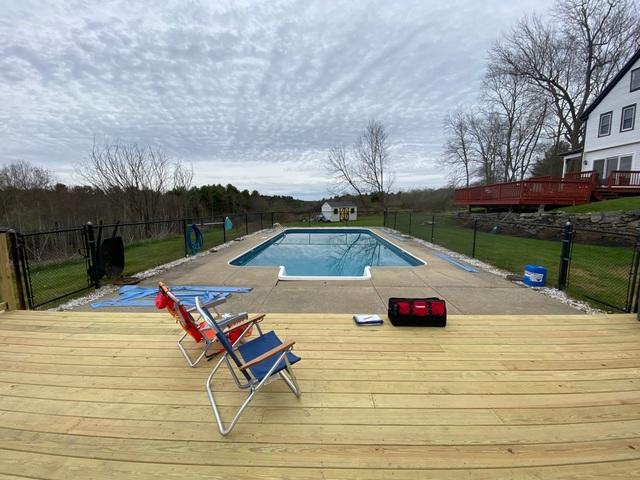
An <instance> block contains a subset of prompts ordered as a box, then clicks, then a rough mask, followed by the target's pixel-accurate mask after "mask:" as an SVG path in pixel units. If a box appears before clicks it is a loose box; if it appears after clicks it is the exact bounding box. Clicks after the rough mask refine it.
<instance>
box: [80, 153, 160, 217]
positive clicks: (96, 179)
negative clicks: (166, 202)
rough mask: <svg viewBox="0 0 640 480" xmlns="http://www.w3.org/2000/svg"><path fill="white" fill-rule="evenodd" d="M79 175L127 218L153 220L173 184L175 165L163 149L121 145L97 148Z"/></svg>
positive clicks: (81, 168)
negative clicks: (164, 194) (172, 169)
mask: <svg viewBox="0 0 640 480" xmlns="http://www.w3.org/2000/svg"><path fill="white" fill-rule="evenodd" d="M79 174H80V175H81V176H82V178H84V179H85V180H86V181H87V182H88V183H89V184H90V185H91V186H93V187H94V188H96V189H98V190H100V191H101V192H103V193H104V194H105V195H106V196H107V198H109V199H110V200H111V201H112V202H113V203H114V204H116V205H118V206H119V207H120V208H122V211H123V215H124V218H127V217H128V215H129V214H133V215H134V218H137V219H141V220H149V219H152V218H155V217H156V216H158V214H159V212H160V197H161V196H162V194H163V193H164V192H166V191H167V190H168V189H169V187H170V184H171V180H172V176H173V175H172V172H171V162H170V161H169V158H168V156H167V154H166V153H165V152H164V151H162V150H161V149H159V148H154V147H140V146H138V145H136V144H124V143H121V142H115V143H111V144H110V143H107V142H105V143H104V145H101V146H99V145H96V144H95V143H94V145H93V149H92V151H91V154H90V156H89V161H88V162H87V163H86V164H85V165H83V166H81V167H80V168H79Z"/></svg>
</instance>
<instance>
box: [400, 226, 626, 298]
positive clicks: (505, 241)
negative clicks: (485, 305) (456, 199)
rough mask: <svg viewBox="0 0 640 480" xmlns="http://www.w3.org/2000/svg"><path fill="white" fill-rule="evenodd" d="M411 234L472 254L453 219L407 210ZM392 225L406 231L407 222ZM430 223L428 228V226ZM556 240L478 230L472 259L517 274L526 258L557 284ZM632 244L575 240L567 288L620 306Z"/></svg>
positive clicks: (466, 233)
mask: <svg viewBox="0 0 640 480" xmlns="http://www.w3.org/2000/svg"><path fill="white" fill-rule="evenodd" d="M412 220H413V225H412V226H411V234H412V235H413V236H415V237H418V238H422V239H424V240H427V241H431V240H432V232H433V241H434V243H436V244H438V245H442V246H443V247H445V248H448V249H450V250H453V251H455V252H459V253H462V254H464V255H468V256H472V253H473V252H472V250H473V230H472V229H469V228H463V227H460V226H458V225H456V223H455V222H454V220H453V219H449V218H442V217H436V223H435V225H434V226H432V217H431V216H430V215H429V216H424V215H423V216H419V215H416V214H414V215H413V218H412ZM397 223H398V230H401V231H403V232H405V233H408V229H405V228H402V227H407V226H408V221H405V223H403V224H402V226H401V224H400V217H398V220H397ZM432 227H433V228H432ZM560 248H561V243H560V241H559V240H539V239H534V238H523V237H516V236H511V235H503V234H493V233H487V232H480V231H479V232H478V233H477V237H476V249H475V258H477V259H479V260H482V261H483V262H486V263H489V264H491V265H495V266H496V267H498V268H500V269H503V270H507V271H509V272H513V273H514V274H516V275H522V274H523V272H524V266H525V265H526V264H529V263H533V264H537V265H542V266H544V267H546V268H547V284H548V285H551V286H557V284H558V269H559V265H560ZM632 258H633V248H632V247H613V246H601V245H583V244H575V243H574V246H573V252H572V260H571V271H570V277H569V287H568V289H567V293H569V294H570V295H571V296H573V297H575V298H578V299H581V300H584V301H587V302H588V303H591V304H593V305H594V306H597V307H600V308H602V307H603V306H605V305H606V304H608V305H612V306H614V307H616V309H618V310H623V309H624V308H625V303H626V295H627V285H628V281H629V269H630V267H631V262H632Z"/></svg>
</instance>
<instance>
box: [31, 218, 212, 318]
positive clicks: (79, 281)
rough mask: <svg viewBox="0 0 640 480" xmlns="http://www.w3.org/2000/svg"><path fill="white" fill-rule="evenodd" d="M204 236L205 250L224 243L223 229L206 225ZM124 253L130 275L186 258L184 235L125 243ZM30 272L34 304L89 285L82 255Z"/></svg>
mask: <svg viewBox="0 0 640 480" xmlns="http://www.w3.org/2000/svg"><path fill="white" fill-rule="evenodd" d="M203 235H204V248H203V249H209V248H212V247H215V246H216V245H220V244H222V243H223V242H222V240H223V233H222V229H221V228H208V227H205V228H204V229H203ZM124 256H125V269H124V273H123V275H125V276H130V275H133V274H135V273H138V272H142V271H145V270H148V269H150V268H154V267H157V266H159V265H163V264H165V263H168V262H172V261H174V260H177V259H179V258H182V257H184V238H183V236H182V235H171V236H168V237H165V238H162V239H157V240H147V241H143V242H137V243H133V244H130V245H126V246H125V249H124ZM30 271H31V286H32V288H33V301H34V303H35V304H41V303H44V302H47V301H49V300H52V299H54V298H57V297H59V296H61V295H65V294H67V293H69V292H73V291H76V290H80V289H83V288H86V287H87V285H88V284H87V266H86V261H85V259H84V258H82V257H78V258H74V259H72V260H69V261H66V262H63V263H56V264H47V265H42V266H38V265H31V268H30ZM101 283H102V284H103V285H108V284H109V283H111V281H110V279H108V278H106V277H105V278H103V279H102V281H101ZM71 298H73V295H70V296H68V297H65V298H63V299H61V300H60V301H56V302H52V303H50V304H47V305H44V308H51V307H54V306H55V305H57V304H60V303H63V302H65V301H67V300H69V299H71Z"/></svg>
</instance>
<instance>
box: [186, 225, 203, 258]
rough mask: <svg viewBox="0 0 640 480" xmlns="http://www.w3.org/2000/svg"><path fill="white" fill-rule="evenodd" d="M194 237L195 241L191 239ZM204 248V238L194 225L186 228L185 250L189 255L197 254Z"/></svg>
mask: <svg viewBox="0 0 640 480" xmlns="http://www.w3.org/2000/svg"><path fill="white" fill-rule="evenodd" d="M194 236H195V239H194V238H193V237H194ZM203 246H204V236H203V235H202V231H201V230H200V228H199V227H198V225H196V224H195V223H192V224H190V225H189V226H188V227H187V250H188V251H189V253H190V254H191V255H194V254H196V253H198V252H199V251H200V250H202V247H203Z"/></svg>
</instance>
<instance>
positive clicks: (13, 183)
mask: <svg viewBox="0 0 640 480" xmlns="http://www.w3.org/2000/svg"><path fill="white" fill-rule="evenodd" d="M52 185H53V174H52V173H51V172H50V171H49V170H46V169H44V168H41V167H37V166H35V165H32V164H31V163H29V162H25V161H20V162H15V163H10V164H9V165H5V166H4V167H2V168H0V190H9V189H15V190H32V189H41V190H44V189H48V188H51V186H52Z"/></svg>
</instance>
